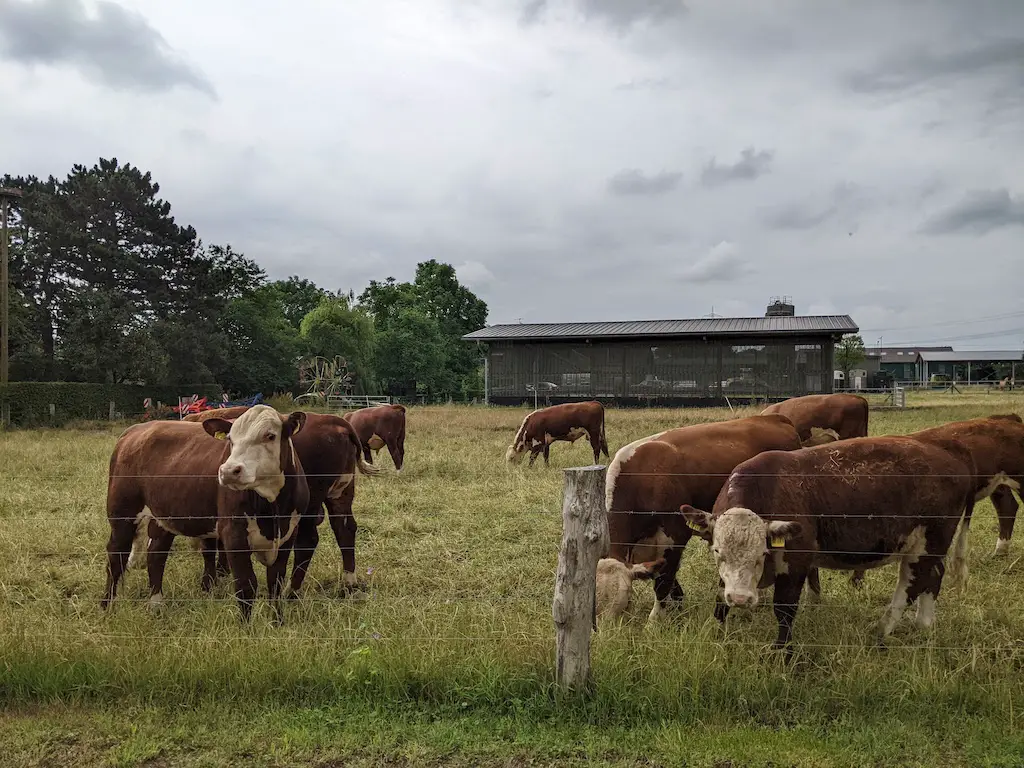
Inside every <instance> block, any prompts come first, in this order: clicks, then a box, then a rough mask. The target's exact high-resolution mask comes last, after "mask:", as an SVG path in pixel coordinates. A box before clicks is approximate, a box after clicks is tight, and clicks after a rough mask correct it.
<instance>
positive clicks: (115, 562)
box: [101, 405, 309, 622]
mask: <svg viewBox="0 0 1024 768" xmlns="http://www.w3.org/2000/svg"><path fill="white" fill-rule="evenodd" d="M305 422H306V414H305V413H304V412H302V411H297V412H295V413H291V414H289V415H288V416H283V415H281V414H280V413H278V412H277V411H275V410H274V409H273V408H271V407H269V406H266V405H258V406H255V407H253V408H251V409H249V410H247V411H246V412H245V413H243V414H242V415H241V416H239V417H238V419H236V420H235V422H234V423H230V422H227V421H224V420H222V419H210V420H208V421H205V422H203V424H202V425H195V424H193V423H188V422H178V423H176V422H167V421H161V422H151V423H149V424H138V425H135V426H133V427H129V428H128V429H127V430H125V432H124V433H123V434H122V435H121V437H120V438H119V439H118V441H117V444H116V445H115V447H114V451H113V453H112V455H111V458H110V470H109V478H108V484H107V519H108V521H109V523H110V539H109V541H108V542H107V587H106V591H105V594H104V597H103V600H102V601H101V605H102V607H103V608H106V607H107V606H109V604H110V602H111V601H112V600H113V599H114V597H115V595H116V593H117V584H118V581H119V580H120V578H121V576H122V574H123V573H124V570H125V566H126V565H127V561H128V557H129V554H130V551H131V548H132V543H133V540H134V539H135V535H136V531H137V530H138V528H140V527H141V525H142V524H143V523H144V521H145V520H146V518H151V519H152V521H153V522H155V523H156V525H157V526H158V527H159V528H162V529H164V530H165V531H166V532H168V533H169V534H172V535H182V536H192V537H198V538H200V539H203V540H204V541H205V542H206V545H205V552H204V554H207V557H206V558H205V559H206V561H207V566H208V567H209V563H210V559H211V554H212V553H211V549H212V547H211V544H212V543H213V542H215V541H216V539H217V538H219V539H220V540H221V541H222V542H223V543H224V547H225V550H226V551H227V555H228V564H229V566H230V568H231V572H232V574H233V575H234V580H235V594H236V596H237V598H238V603H239V608H240V609H241V613H242V618H243V620H245V621H247V620H248V619H249V617H250V615H251V613H252V606H253V601H254V600H255V596H256V573H255V571H254V570H253V566H252V559H251V558H252V555H255V556H256V558H257V559H258V560H260V561H261V562H262V563H263V564H264V565H265V566H266V568H267V587H268V592H269V597H270V600H271V602H272V603H273V604H274V607H275V614H276V620H277V621H278V622H280V621H282V619H283V613H282V610H281V605H280V595H281V587H282V585H283V583H284V576H285V569H286V567H287V563H288V554H289V552H290V548H291V546H292V542H293V539H294V535H295V531H296V529H297V527H298V524H299V518H300V516H301V515H303V513H304V512H305V510H306V508H307V506H308V504H309V487H308V485H307V483H306V476H305V473H304V472H303V467H302V464H301V462H300V460H299V457H298V454H297V453H296V451H295V449H294V447H293V445H292V436H293V435H298V434H300V433H301V431H302V428H303V426H304V424H305ZM211 496H212V497H213V503H212V504H211V498H210V497H211ZM166 559H167V551H166V548H165V549H164V551H163V553H162V554H161V553H160V552H152V551H151V552H150V558H149V567H150V571H151V573H152V571H153V569H155V568H159V569H160V570H161V572H162V568H163V565H164V563H166ZM160 597H161V595H160V593H159V592H155V593H154V594H153V595H152V598H151V599H153V600H154V601H156V602H158V601H159V599H160Z"/></svg>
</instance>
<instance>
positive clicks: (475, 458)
mask: <svg viewBox="0 0 1024 768" xmlns="http://www.w3.org/2000/svg"><path fill="white" fill-rule="evenodd" d="M909 405H911V406H912V407H910V408H908V409H906V410H904V411H898V412H897V411H873V412H872V415H871V416H872V425H871V432H872V434H898V433H905V432H910V431H913V430H915V429H918V428H922V427H925V426H930V425H934V424H939V423H943V422H945V421H951V420H956V419H961V418H970V417H973V416H981V415H985V414H989V413H997V412H1008V411H1016V412H1018V413H1022V412H1024V397H1022V396H1021V395H997V394H984V393H976V394H975V393H972V394H965V395H960V396H956V395H943V394H913V395H911V396H910V398H909ZM526 411H527V409H497V408H496V409H485V408H470V407H459V406H456V407H420V408H412V409H410V411H409V415H408V431H409V434H408V438H407V443H406V447H407V455H406V462H407V463H406V469H405V471H404V472H403V473H402V474H401V475H398V476H396V475H395V474H394V473H393V471H392V470H391V463H390V458H387V457H386V452H383V453H382V454H381V458H380V459H379V461H380V462H381V463H382V464H383V465H384V466H385V467H387V469H388V470H389V471H388V472H387V473H386V474H384V475H383V476H380V477H375V478H366V477H363V476H359V478H358V479H357V483H358V486H357V491H356V504H355V514H356V518H357V521H358V523H359V533H358V538H357V545H356V546H357V549H356V558H357V569H358V573H359V574H360V576H361V578H362V579H364V580H365V589H364V592H363V594H362V595H361V596H359V597H355V598H342V597H340V596H339V591H338V586H337V585H338V578H339V571H340V556H339V553H338V549H337V545H336V544H335V542H334V539H333V536H332V534H331V533H330V529H329V527H328V526H327V524H326V523H325V524H324V525H323V526H322V527H321V541H320V547H319V549H318V550H317V554H316V556H315V558H314V561H313V568H312V570H311V572H310V577H309V578H308V579H307V582H306V584H307V586H306V591H305V594H304V598H303V599H302V600H301V601H300V602H299V603H297V604H295V605H292V606H290V607H289V609H288V612H287V614H286V625H285V626H284V627H283V628H274V627H272V626H271V625H270V618H271V612H270V610H269V608H268V606H267V605H266V602H265V584H264V583H263V572H262V570H263V569H262V567H261V566H259V567H258V568H257V571H258V573H260V579H261V585H260V589H261V603H260V604H259V605H258V608H257V611H256V612H255V614H254V621H253V625H252V626H251V627H250V628H243V627H242V626H241V625H240V624H239V621H238V612H237V608H236V606H235V604H234V602H233V601H234V598H233V596H232V595H231V592H230V587H229V583H228V582H223V581H222V583H221V584H220V585H219V586H218V589H217V590H216V592H215V594H214V595H213V596H212V597H211V596H204V595H203V594H202V593H201V592H200V590H199V576H200V573H201V559H200V558H199V555H198V553H196V552H195V551H194V550H192V549H191V548H190V547H189V546H188V544H187V542H185V541H181V540H179V541H178V542H176V546H175V552H174V554H173V555H172V556H171V559H170V562H169V563H168V568H167V576H166V579H165V584H166V586H165V596H166V604H165V607H164V610H163V612H162V614H160V615H154V614H153V613H152V612H151V611H150V610H149V609H148V607H147V605H146V603H145V598H146V596H147V594H148V593H147V588H146V576H145V572H144V571H143V570H137V571H131V572H129V574H128V575H127V578H126V581H125V582H124V584H123V586H122V589H121V593H120V595H119V597H118V601H117V603H116V606H115V608H114V610H113V611H112V612H111V614H110V615H106V616H105V615H103V614H102V613H101V611H100V609H99V605H98V603H99V598H100V595H101V590H102V587H103V583H104V578H105V576H104V568H105V556H104V546H105V543H106V538H107V535H108V530H109V529H108V526H107V522H106V519H105V515H104V495H105V488H106V471H107V460H108V458H109V455H110V450H111V448H112V447H113V445H114V441H115V438H116V435H117V433H118V432H119V430H120V427H119V428H109V427H106V426H104V427H102V428H87V427H83V428H81V429H75V430H72V429H68V430H39V431H13V432H8V433H0V466H2V467H3V469H2V472H0V662H2V667H0V697H2V701H3V706H4V709H3V714H2V716H0V718H2V719H0V755H3V757H2V758H0V763H2V764H3V765H19V766H20V765H30V766H35V765H39V766H42V765H72V764H73V765H78V766H81V765H116V766H169V765H183V766H190V767H191V766H215V765H217V766H219V765H241V764H244V765H257V766H271V765H272V766H286V765H296V764H312V765H321V766H332V765H357V766H359V765H366V766H369V765H382V764H383V765H442V764H444V765H481V764H487V765H509V766H526V765H548V764H551V765H555V764H557V765H585V764H607V765H623V766H625V765H638V766H639V765H643V766H653V765H707V766H723V767H724V766H739V765H764V766H767V765H774V766H780V765H801V766H808V765H810V766H862V765H873V766H888V765H920V766H934V765H944V766H949V765H1005V766H1010V765H1021V764H1022V763H1024V729H1022V726H1024V676H1022V669H1024V639H1022V638H1024V561H1022V555H1024V533H1022V534H1019V536H1018V538H1017V539H1015V540H1014V542H1013V544H1012V546H1011V551H1010V556H1009V557H1008V558H1001V559H994V558H993V557H992V556H991V552H992V550H993V548H994V545H995V539H996V525H995V517H994V514H993V510H992V507H991V505H990V504H989V503H988V502H987V501H986V502H984V503H983V504H981V505H979V507H978V509H977V510H976V512H975V517H974V523H973V524H972V539H971V549H970V568H971V573H970V580H969V584H968V589H967V592H966V593H965V594H958V593H956V592H954V591H952V590H949V591H944V592H943V594H942V596H941V597H940V599H939V602H938V610H937V621H936V626H935V628H934V629H933V630H932V632H931V633H930V634H928V635H924V634H920V633H918V632H917V631H916V630H915V629H914V628H913V624H912V620H911V616H912V614H911V613H908V616H907V617H906V618H905V619H904V621H903V623H902V624H901V625H900V627H899V628H898V629H897V631H896V634H895V635H894V636H893V638H892V640H891V642H890V643H889V650H887V651H884V652H883V651H879V650H877V649H875V648H874V647H873V646H872V644H871V639H872V638H871V631H872V629H873V626H874V623H875V622H876V621H877V619H878V617H879V616H880V615H881V612H882V610H883V608H884V606H885V605H886V604H887V602H888V600H889V598H890V596H891V589H892V586H893V584H894V583H895V578H896V566H889V567H887V568H884V569H880V570H876V571H872V572H869V574H868V577H867V580H866V586H865V589H864V590H863V591H862V592H858V591H855V590H853V589H852V588H851V587H850V586H849V584H848V575H847V574H839V573H834V572H824V573H823V574H822V587H823V591H824V594H823V599H822V603H821V604H820V605H810V606H805V607H804V608H803V609H802V610H801V613H800V615H799V616H798V618H797V624H796V640H797V643H798V645H799V652H798V654H797V657H796V660H795V663H794V664H793V665H792V666H791V667H789V668H787V667H785V666H784V665H783V664H782V663H781V662H780V659H779V658H778V657H777V656H776V655H775V654H773V653H771V652H770V651H769V650H768V649H767V646H768V645H769V644H770V643H771V641H772V640H773V639H774V636H775V622H774V617H773V616H772V612H771V609H770V607H762V608H759V609H758V611H757V612H756V613H755V615H754V616H753V617H751V618H749V619H747V620H742V619H740V620H733V619H732V618H730V622H729V628H728V631H727V632H726V634H725V635H724V636H723V635H722V634H721V633H720V632H719V630H718V629H717V625H716V623H715V621H714V619H713V618H712V617H711V610H712V606H713V602H714V593H715V588H716V585H717V580H716V578H715V576H714V572H713V566H712V562H711V559H710V555H709V553H708V552H707V550H706V547H704V546H703V545H699V544H698V543H696V542H695V543H694V544H692V545H691V546H690V547H689V548H688V550H687V552H686V554H685V555H684V561H683V562H684V565H683V568H682V570H681V574H680V578H681V581H682V583H683V586H684V588H685V589H686V591H687V594H688V605H687V608H686V609H685V610H684V612H683V615H682V616H681V617H680V618H679V619H678V620H677V621H676V622H675V623H673V624H669V625H665V626H661V627H657V628H654V629H646V630H645V629H644V623H645V621H646V618H647V613H648V611H649V610H650V606H651V604H652V600H653V594H652V591H651V588H650V586H649V585H646V584H644V585H639V584H638V585H637V586H635V587H634V604H633V608H632V613H631V616H630V618H629V620H628V621H627V622H626V623H625V625H624V626H622V627H621V628H617V629H609V630H602V631H601V632H600V633H598V635H596V636H595V638H594V652H593V660H594V679H595V684H596V688H595V691H594V693H593V694H592V696H590V697H589V698H588V699H586V700H579V701H560V700H559V699H558V698H557V697H556V696H555V694H554V691H553V686H552V678H553V656H554V626H553V622H552V618H551V598H552V590H553V585H554V572H555V566H556V563H557V558H558V546H559V542H560V537H561V484H562V474H561V472H560V471H559V468H562V467H569V466H578V465H586V464H590V463H591V460H592V455H591V454H590V449H589V446H586V445H584V444H583V441H581V442H580V443H578V444H577V446H576V447H571V448H570V447H569V446H568V445H567V444H564V443H563V444H556V445H555V446H554V447H553V449H552V457H551V458H552V468H551V469H549V470H545V469H544V468H543V464H542V462H541V461H540V460H538V463H537V465H535V467H534V468H533V469H532V470H530V469H526V467H525V463H524V465H523V466H522V467H517V468H513V469H509V468H507V467H506V466H505V464H504V452H505V447H506V446H507V445H508V443H509V442H510V441H511V439H512V436H513V434H514V433H515V430H516V428H517V427H518V425H519V423H520V421H521V419H522V416H523V415H524V414H525V413H526ZM749 412H753V411H749ZM729 415H730V413H729V411H728V410H727V409H724V410H631V411H618V410H610V411H609V412H608V414H607V432H608V440H609V444H610V446H611V449H612V451H613V452H614V451H615V450H616V449H617V448H619V447H620V446H622V445H623V444H624V443H626V442H628V441H630V440H633V439H635V438H637V437H641V436H643V435H647V434H651V433H653V432H656V431H660V430H662V429H665V428H669V427H673V426H681V425H685V424H691V423H696V422H699V421H707V420H715V419H722V418H728V417H729ZM368 571H369V573H368Z"/></svg>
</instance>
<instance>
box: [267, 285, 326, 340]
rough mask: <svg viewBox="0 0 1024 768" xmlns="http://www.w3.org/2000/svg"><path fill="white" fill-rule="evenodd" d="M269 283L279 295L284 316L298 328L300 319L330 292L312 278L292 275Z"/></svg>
mask: <svg viewBox="0 0 1024 768" xmlns="http://www.w3.org/2000/svg"><path fill="white" fill-rule="evenodd" d="M271 285H272V286H273V287H274V290H275V291H276V292H277V293H278V295H279V296H280V302H281V306H282V308H283V310H284V316H285V317H287V318H288V322H290V323H291V324H292V325H294V326H295V327H296V328H299V327H300V326H301V325H302V319H303V318H304V317H305V316H306V315H308V314H309V313H310V312H312V311H313V310H314V309H316V308H317V306H319V304H320V302H321V301H322V300H323V299H325V298H328V297H329V295H330V294H328V292H327V291H325V290H324V289H323V288H320V287H319V286H318V285H317V284H316V283H314V282H313V281H312V280H307V279H306V278H303V277H298V276H297V275H292V276H291V277H289V278H288V279H287V280H275V281H274V282H273V283H271Z"/></svg>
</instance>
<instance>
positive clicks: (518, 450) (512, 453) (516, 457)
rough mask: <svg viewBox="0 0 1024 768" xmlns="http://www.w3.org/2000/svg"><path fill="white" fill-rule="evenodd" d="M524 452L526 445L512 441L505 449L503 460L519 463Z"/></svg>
mask: <svg viewBox="0 0 1024 768" xmlns="http://www.w3.org/2000/svg"><path fill="white" fill-rule="evenodd" d="M525 453H526V445H524V444H523V443H513V444H512V445H510V446H509V447H508V450H506V451H505V461H507V462H508V463H509V464H519V463H520V462H521V461H522V460H523V456H524V455H525Z"/></svg>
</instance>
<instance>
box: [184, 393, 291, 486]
mask: <svg viewBox="0 0 1024 768" xmlns="http://www.w3.org/2000/svg"><path fill="white" fill-rule="evenodd" d="M305 423H306V414H305V413H304V412H303V411H295V412H294V413H290V414H288V416H283V415H282V414H280V413H278V412H277V411H275V410H274V409H273V408H271V407H270V406H269V405H256V406H253V407H252V408H250V409H249V410H247V411H246V412H245V413H243V414H242V415H241V416H239V417H238V418H237V419H235V420H234V422H230V421H227V420H226V419H208V420H207V421H204V422H203V428H204V429H205V430H206V431H207V433H209V434H210V435H211V436H213V437H216V438H219V439H222V440H227V442H228V445H229V446H230V452H229V453H228V456H227V458H226V459H224V461H223V462H222V463H221V465H220V468H219V469H218V470H217V481H218V482H219V483H220V484H221V485H222V486H224V487H225V488H230V489H231V490H233V491H255V492H256V493H258V494H259V495H260V496H262V497H263V498H264V499H266V500H267V501H271V502H272V501H274V500H275V499H277V495H278V494H279V493H280V492H281V489H282V488H284V482H285V478H284V474H285V467H286V465H287V463H288V460H289V459H290V458H291V456H290V454H291V451H292V446H291V438H292V436H293V435H295V434H298V432H299V431H300V430H301V429H302V427H303V425H304V424H305ZM282 451H287V453H284V454H282Z"/></svg>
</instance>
